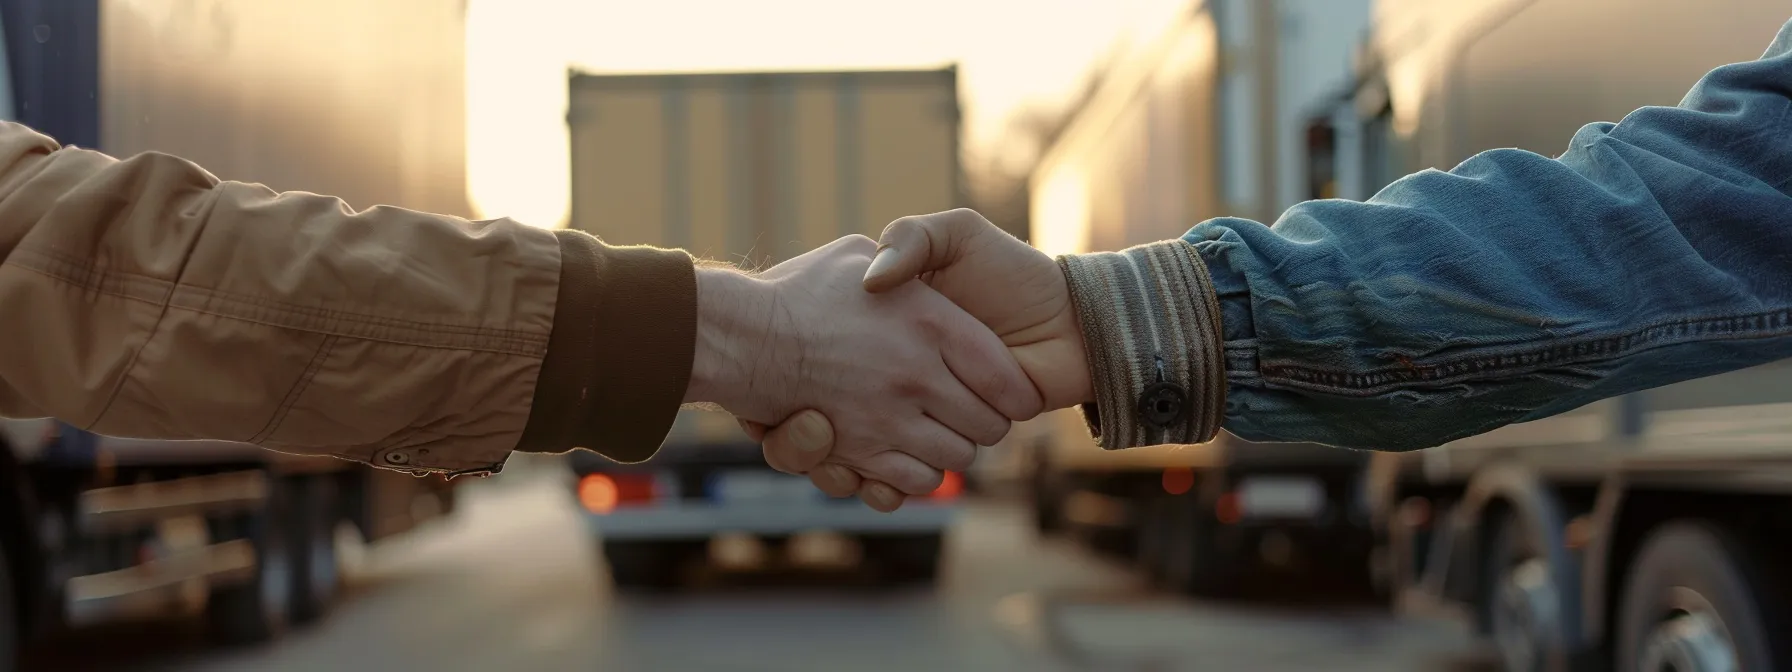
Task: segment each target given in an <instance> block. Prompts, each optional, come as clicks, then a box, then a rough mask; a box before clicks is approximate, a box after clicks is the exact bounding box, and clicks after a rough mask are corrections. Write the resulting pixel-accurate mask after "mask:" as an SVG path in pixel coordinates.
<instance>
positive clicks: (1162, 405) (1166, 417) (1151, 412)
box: [1139, 383, 1189, 429]
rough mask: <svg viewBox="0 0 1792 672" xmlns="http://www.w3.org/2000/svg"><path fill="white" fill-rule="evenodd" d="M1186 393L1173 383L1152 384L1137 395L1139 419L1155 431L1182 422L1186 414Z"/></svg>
mask: <svg viewBox="0 0 1792 672" xmlns="http://www.w3.org/2000/svg"><path fill="white" fill-rule="evenodd" d="M1188 401H1189V399H1188V392H1187V391H1185V390H1183V389H1182V386H1181V385H1177V384H1175V383H1152V384H1150V385H1147V386H1145V390H1144V391H1143V392H1141V393H1139V419H1140V420H1141V421H1143V422H1144V423H1145V424H1146V425H1148V426H1151V427H1154V428H1157V429H1168V428H1170V427H1173V426H1175V425H1176V424H1178V423H1180V422H1182V418H1183V416H1184V415H1186V414H1187V412H1188Z"/></svg>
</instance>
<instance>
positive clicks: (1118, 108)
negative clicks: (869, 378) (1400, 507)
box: [1015, 0, 1370, 595]
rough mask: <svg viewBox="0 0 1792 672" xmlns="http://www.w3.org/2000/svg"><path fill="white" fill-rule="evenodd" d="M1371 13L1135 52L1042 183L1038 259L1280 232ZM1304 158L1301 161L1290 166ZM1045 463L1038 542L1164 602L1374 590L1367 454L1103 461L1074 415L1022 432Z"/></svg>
mask: <svg viewBox="0 0 1792 672" xmlns="http://www.w3.org/2000/svg"><path fill="white" fill-rule="evenodd" d="M1367 14H1368V12H1367V6H1366V5H1365V4H1363V3H1362V2H1313V1H1308V0H1276V1H1271V0H1261V1H1259V0H1251V1H1248V2H1247V1H1220V2H1196V3H1190V4H1189V7H1188V11H1187V12H1185V13H1184V14H1182V15H1181V16H1180V17H1179V18H1178V19H1177V21H1176V22H1174V23H1173V24H1172V25H1169V26H1167V27H1165V28H1164V29H1163V30H1162V31H1160V32H1159V33H1158V34H1157V35H1155V36H1154V38H1153V39H1151V40H1149V41H1147V42H1145V43H1143V44H1140V45H1139V46H1137V47H1136V48H1134V49H1133V50H1132V51H1131V52H1130V53H1129V55H1127V56H1126V57H1125V58H1123V59H1122V60H1121V61H1120V62H1119V63H1118V64H1117V65H1116V66H1115V67H1114V68H1113V69H1112V70H1110V71H1108V72H1107V73H1106V76H1105V77H1104V78H1103V80H1102V84H1101V86H1100V88H1099V89H1097V90H1096V92H1095V93H1094V95H1093V97H1092V98H1091V99H1090V100H1089V102H1088V104H1087V105H1086V106H1085V107H1084V108H1083V109H1082V110H1081V112H1080V113H1079V114H1078V115H1077V117H1076V118H1075V119H1074V120H1073V121H1072V122H1071V123H1070V125H1069V127H1068V128H1067V130H1066V131H1065V132H1064V134H1063V135H1062V136H1061V137H1060V138H1059V140H1058V142H1057V143H1055V144H1054V145H1053V146H1052V147H1051V148H1050V149H1049V150H1048V151H1047V153H1046V154H1045V156H1044V157H1043V159H1042V160H1041V161H1040V163H1039V165H1038V167H1037V168H1036V169H1035V171H1034V173H1033V178H1032V189H1033V191H1032V193H1033V194H1034V201H1033V207H1032V212H1033V215H1034V220H1033V221H1034V228H1033V231H1032V239H1033V242H1034V244H1035V245H1037V246H1039V247H1040V248H1041V249H1042V250H1044V251H1045V252H1047V253H1050V254H1063V253H1080V252H1088V251H1096V250H1119V249H1122V248H1125V247H1129V246H1132V245H1138V244H1144V243H1151V242H1157V241H1161V240H1168V239H1172V238H1176V237H1179V236H1181V235H1182V234H1183V233H1185V232H1186V231H1187V230H1188V229H1189V227H1191V226H1193V225H1194V224H1196V223H1198V222H1200V221H1201V220H1204V219H1208V218H1211V217H1217V216H1223V215H1236V216H1248V217H1256V218H1260V219H1265V220H1269V219H1273V218H1274V216H1275V214H1276V213H1279V212H1280V210H1281V209H1282V207H1284V206H1285V205H1287V204H1289V203H1291V202H1292V201H1294V200H1296V198H1295V195H1297V194H1298V193H1299V191H1298V190H1297V189H1294V188H1293V187H1292V186H1289V183H1290V182H1291V178H1285V177H1284V175H1299V174H1301V171H1300V170H1298V161H1299V160H1301V159H1302V158H1303V157H1304V154H1303V153H1302V152H1300V151H1293V152H1284V151H1283V148H1295V149H1298V148H1300V147H1301V146H1302V143H1301V141H1300V135H1301V134H1302V133H1304V129H1305V121H1306V119H1307V117H1308V115H1309V113H1308V112H1307V110H1306V108H1307V106H1309V105H1311V104H1315V103H1317V102H1319V101H1321V100H1326V101H1328V102H1329V99H1328V98H1326V97H1325V96H1328V95H1329V94H1330V93H1332V91H1333V90H1334V89H1335V86H1336V84H1335V83H1333V80H1336V82H1337V83H1342V82H1344V81H1347V80H1348V77H1349V75H1350V69H1349V68H1348V67H1347V66H1346V61H1347V56H1348V54H1349V51H1350V49H1351V48H1352V47H1353V46H1354V45H1355V44H1356V41H1357V38H1356V37H1355V34H1354V31H1352V30H1350V28H1349V27H1350V26H1352V25H1362V26H1366V25H1367ZM1285 153H1290V154H1291V155H1292V156H1293V157H1295V158H1294V159H1292V160H1290V159H1286V158H1284V156H1283V155H1284V154H1285ZM1015 441H1016V443H1017V445H1019V446H1021V447H1023V448H1025V449H1027V450H1029V451H1030V452H1031V454H1032V455H1033V456H1034V460H1033V465H1034V467H1033V476H1032V487H1031V490H1032V493H1033V509H1034V512H1035V518H1036V521H1037V524H1038V526H1039V528H1040V529H1041V530H1042V531H1045V532H1048V533H1057V532H1059V531H1065V532H1069V533H1071V534H1073V535H1076V536H1078V537H1080V538H1083V539H1086V540H1087V541H1089V542H1090V543H1091V544H1092V545H1094V546H1096V547H1097V548H1098V549H1099V550H1102V551H1106V552H1110V553H1114V554H1119V555H1121V556H1122V557H1124V558H1130V559H1132V560H1134V561H1136V562H1137V563H1138V565H1139V566H1140V567H1141V568H1142V569H1143V571H1145V572H1146V573H1147V574H1149V575H1150V576H1152V577H1154V578H1155V579H1157V580H1158V581H1159V582H1160V583H1161V584H1163V585H1164V586H1166V587H1168V588H1171V589H1174V590H1178V591H1185V592H1194V593H1199V594H1207V595H1215V594H1222V593H1228V592H1233V591H1235V590H1236V589H1238V588H1239V587H1241V586H1243V585H1246V583H1245V582H1241V581H1240V579H1241V578H1244V577H1246V576H1248V575H1251V574H1256V573H1261V571H1262V570H1275V571H1277V572H1279V573H1282V574H1285V575H1288V574H1292V575H1296V576H1301V577H1306V578H1314V579H1319V580H1323V581H1328V582H1348V583H1352V584H1356V585H1358V586H1361V585H1363V584H1365V583H1366V580H1367V576H1368V557H1369V550H1370V544H1369V528H1368V517H1367V516H1368V511H1367V509H1366V506H1365V502H1366V500H1364V499H1363V498H1362V494H1363V489H1362V488H1363V486H1364V479H1365V477H1366V475H1367V465H1368V457H1367V454H1366V453H1360V452H1355V451H1348V450H1339V449H1336V448H1332V447H1327V446H1319V445H1314V444H1301V443H1254V442H1249V441H1244V440H1242V439H1239V438H1238V437H1236V436H1233V435H1231V434H1229V433H1225V432H1222V433H1221V435H1220V436H1219V437H1218V438H1216V439H1215V440H1214V441H1212V442H1209V443H1206V444H1202V445H1190V446H1181V445H1174V446H1152V447H1144V448H1129V449H1125V450H1114V451H1104V450H1101V449H1100V448H1099V447H1097V446H1096V445H1094V443H1093V442H1092V441H1091V440H1090V439H1089V434H1088V431H1087V430H1086V429H1084V428H1083V427H1082V426H1081V423H1080V421H1079V419H1078V418H1077V416H1076V414H1075V413H1058V414H1052V415H1051V416H1049V417H1046V418H1042V419H1040V420H1037V421H1033V422H1030V423H1025V426H1023V427H1020V428H1017V430H1016V439H1015Z"/></svg>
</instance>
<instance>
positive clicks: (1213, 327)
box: [1058, 240, 1226, 450]
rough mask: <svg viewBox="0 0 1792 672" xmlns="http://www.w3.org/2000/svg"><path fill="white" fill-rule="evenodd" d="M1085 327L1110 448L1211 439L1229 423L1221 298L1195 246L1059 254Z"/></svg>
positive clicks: (1090, 408)
mask: <svg viewBox="0 0 1792 672" xmlns="http://www.w3.org/2000/svg"><path fill="white" fill-rule="evenodd" d="M1058 265H1059V267H1060V268H1063V269H1064V277H1065V279H1066V280H1068V281H1069V283H1070V298H1071V302H1072V303H1073V304H1074V305H1075V306H1076V312H1077V320H1078V321H1079V322H1080V323H1081V324H1082V327H1083V344H1084V347H1085V348H1087V350H1088V356H1089V374H1090V378H1091V379H1092V380H1093V381H1094V385H1095V403H1094V404H1085V405H1084V407H1083V409H1082V410H1083V416H1084V418H1085V419H1087V420H1088V421H1089V429H1090V431H1091V432H1093V433H1094V434H1095V438H1096V440H1097V441H1098V442H1099V443H1100V444H1101V447H1103V448H1106V449H1109V450H1115V449H1120V448H1135V447H1139V446H1153V445H1162V444H1191V443H1203V442H1206V441H1209V440H1212V439H1213V437H1214V435H1216V434H1218V433H1219V430H1220V423H1221V421H1222V419H1223V418H1224V417H1225V405H1226V368H1225V362H1224V360H1223V359H1222V356H1223V354H1224V343H1223V341H1222V338H1221V336H1220V334H1221V331H1220V308H1219V301H1218V299H1217V298H1216V296H1215V295H1214V291H1213V279H1212V278H1211V277H1210V276H1209V275H1208V274H1207V264H1206V263H1204V262H1203V261H1202V260H1201V258H1200V257H1199V256H1197V255H1196V253H1195V248H1194V246H1192V245H1190V244H1188V243H1186V242H1183V241H1181V240H1170V241H1164V242H1161V243H1152V244H1150V245H1141V246H1138V247H1133V248H1128V249H1126V250H1123V251H1120V252H1098V253H1094V254H1078V255H1066V256H1062V257H1059V258H1058Z"/></svg>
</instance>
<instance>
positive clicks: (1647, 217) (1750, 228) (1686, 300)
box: [1062, 23, 1792, 450]
mask: <svg viewBox="0 0 1792 672" xmlns="http://www.w3.org/2000/svg"><path fill="white" fill-rule="evenodd" d="M1062 263H1063V264H1064V266H1065V268H1066V272H1067V274H1068V276H1069V279H1070V282H1071V286H1072V293H1073V298H1074V299H1075V301H1076V303H1077V305H1078V310H1079V314H1081V316H1082V323H1083V326H1084V330H1085V334H1086V339H1085V340H1086V341H1087V342H1088V343H1089V344H1090V347H1089V350H1090V354H1091V362H1092V367H1093V369H1094V370H1093V373H1094V378H1095V380H1096V382H1097V398H1098V400H1099V403H1097V404H1095V405H1094V406H1093V407H1091V408H1089V409H1085V412H1086V413H1087V414H1088V415H1089V416H1090V418H1091V421H1092V423H1094V424H1095V425H1096V428H1097V434H1098V436H1099V437H1100V439H1101V442H1102V445H1103V446H1104V447H1108V448H1124V447H1127V446H1134V445H1145V444H1149V443H1175V442H1188V441H1204V440H1207V439H1209V438H1212V437H1213V436H1214V434H1215V433H1216V432H1217V431H1218V429H1219V427H1220V425H1221V424H1223V425H1224V427H1225V428H1226V429H1227V430H1229V431H1231V432H1232V433H1234V434H1236V435H1238V436H1240V437H1241V438H1245V439H1251V440H1261V441H1312V442H1318V443H1326V444H1332V445H1339V446H1348V447H1355V448H1366V449H1384V450H1404V449H1416V448H1424V447H1429V446H1436V445H1440V444H1442V443H1445V442H1448V441H1451V440H1454V439H1457V438H1462V437H1466V436H1471V435H1474V434H1479V433H1482V432H1486V431H1489V430H1492V429H1495V428H1498V427H1500V426H1503V425H1506V424H1509V423H1513V422H1522V421H1528V420H1535V419H1539V418H1543V417H1547V416H1550V415H1554V414H1557V413H1561V412H1564V411H1568V410H1572V409H1574V408H1577V407H1579V406H1582V405H1585V404H1587V403H1590V402H1593V401H1596V400H1599V399H1602V398H1606V397H1612V396H1617V395H1621V394H1626V393H1630V392H1636V391H1640V390H1644V389H1649V388H1652V387H1657V386H1661V385H1666V384H1670V383H1675V382H1680V381H1684V380H1688V379H1692V378H1696V377H1702V376H1709V375H1715V374H1719V373H1724V372H1728V371H1732V370H1736V369H1741V368H1745V367H1749V366H1754V365H1759V364H1764V363H1768V362H1772V361H1775V360H1779V359H1782V358H1786V357H1792V23H1788V24H1787V26H1786V27H1784V28H1782V29H1781V31H1780V34H1779V36H1778V37H1777V38H1776V39H1775V40H1774V42H1773V43H1772V45H1771V46H1770V47H1769V48H1768V49H1767V51H1766V53H1765V55H1763V56H1762V58H1760V59H1759V60H1756V61H1751V62H1747V63H1740V64H1734V65H1728V66H1724V67H1721V68H1718V69H1716V70H1714V71H1712V72H1710V73H1709V74H1707V75H1706V76H1705V77H1704V78H1702V79H1701V80H1700V81H1699V82H1698V84H1697V85H1696V86H1695V87H1694V88H1693V89H1692V91H1691V92H1690V93H1688V94H1687V96H1686V97H1685V98H1684V100H1683V101H1682V102H1681V103H1680V104H1679V105H1677V106H1674V107H1648V108H1643V109H1640V110H1637V111H1635V112H1633V113H1631V114H1630V115H1627V116H1626V117H1625V118H1624V119H1623V120H1622V121H1621V122H1619V123H1615V124H1614V123H1596V124H1591V125H1588V126H1585V127H1583V128H1581V129H1580V131H1579V132H1578V133H1576V134H1575V135H1574V137H1573V139H1572V141H1571V142H1570V143H1569V146H1568V148H1567V150H1566V152H1564V153H1563V154H1562V155H1561V156H1560V157H1559V158H1557V159H1551V158H1548V157H1545V156H1541V155H1538V154H1535V153H1530V152H1524V151H1519V150H1514V149H1501V150H1494V151H1488V152H1484V153H1481V154H1479V155H1477V156H1475V157H1473V158H1470V159H1469V160H1467V161H1465V162H1463V163H1462V164H1461V165H1459V166H1457V167H1456V168H1455V169H1453V170H1450V171H1448V172H1441V171H1436V170H1428V171H1424V172H1421V173H1417V174H1414V175H1410V176H1408V177H1406V178H1403V179H1401V180H1399V181H1397V182H1395V183H1394V184H1392V185H1390V186H1389V187H1388V188H1386V189H1384V190H1383V191H1382V192H1381V193H1379V194H1377V195H1375V196H1374V197H1373V198H1371V199H1369V200H1368V201H1366V202H1360V203H1359V202H1348V201H1341V200H1326V201H1313V202H1309V203H1304V204H1301V205H1299V206H1296V207H1294V208H1292V209H1290V210H1288V211H1287V212H1286V213H1285V214H1284V215H1283V216H1282V217H1281V219H1280V220H1279V221H1277V222H1276V223H1275V225H1274V226H1273V227H1266V226H1263V225H1261V224H1258V223H1256V222H1251V221H1246V220H1241V219H1234V218H1222V219H1215V220H1210V221H1207V222H1203V223H1201V224H1199V225H1197V226H1196V227H1195V228H1194V229H1193V230H1191V231H1189V232H1188V234H1187V235H1186V236H1184V237H1183V238H1182V239H1181V240H1177V241H1166V242H1163V243H1156V244H1152V245H1148V246H1143V247H1141V248H1136V249H1133V250H1128V251H1126V252H1123V253H1109V254H1100V255H1085V256H1080V257H1074V258H1066V259H1064V260H1063V261H1062ZM1190 295H1192V296H1193V297H1194V298H1190ZM1160 381H1167V384H1168V385H1169V386H1171V387H1172V388H1174V389H1172V390H1170V391H1168V392H1166V391H1165V390H1164V389H1163V386H1162V385H1159V386H1158V387H1156V388H1152V387H1149V386H1151V385H1157V384H1158V383H1159V382H1160ZM1176 390H1183V391H1185V392H1187V395H1186V396H1187V397H1188V399H1187V400H1186V404H1187V407H1186V412H1181V413H1169V412H1167V411H1168V410H1174V408H1175V403H1174V402H1178V400H1179V399H1180V398H1179V397H1176V395H1175V394H1173V392H1175V391H1176ZM1153 395H1156V396H1153ZM1154 400H1156V401H1161V402H1162V403H1161V404H1158V408H1155V409H1154V408H1153V407H1152V404H1153V403H1155V402H1154ZM1157 411H1166V412H1157ZM1219 418H1223V421H1220V420H1219Z"/></svg>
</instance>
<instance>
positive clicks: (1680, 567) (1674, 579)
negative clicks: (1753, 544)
mask: <svg viewBox="0 0 1792 672" xmlns="http://www.w3.org/2000/svg"><path fill="white" fill-rule="evenodd" d="M1784 566H1785V565H1784V564H1779V563H1772V562H1770V561H1768V559H1767V558H1764V557H1762V555H1761V554H1760V553H1759V552H1758V551H1756V550H1755V549H1753V548H1750V547H1749V545H1748V544H1746V543H1743V541H1742V540H1741V539H1739V538H1737V537H1736V536H1735V535H1732V534H1729V533H1727V532H1725V531H1724V530H1723V529H1721V528H1719V527H1717V526H1715V525H1712V524H1710V523H1705V522H1692V521H1677V522H1670V523H1667V524H1666V525H1663V526H1662V527H1661V528H1659V529H1658V530H1657V531H1655V532H1654V533H1652V534H1650V535H1649V538H1648V540H1647V541H1645V542H1644V543H1643V546H1642V549H1641V550H1640V551H1638V553H1637V556H1636V560H1635V561H1634V562H1633V563H1632V564H1631V568H1630V571H1629V572H1628V574H1627V576H1628V578H1627V579H1626V581H1625V587H1624V596H1623V598H1622V599H1623V602H1622V605H1621V606H1620V607H1619V612H1618V613H1619V616H1618V637H1617V640H1618V641H1617V647H1618V648H1617V658H1618V669H1619V670H1624V671H1626V672H1628V671H1631V670H1635V671H1638V672H1648V671H1654V670H1679V671H1682V672H1705V671H1707V670H1780V669H1792V640H1788V639H1787V638H1786V637H1784V635H1785V634H1786V633H1788V632H1792V629H1788V628H1792V621H1789V620H1788V617H1789V616H1792V614H1788V612H1787V605H1786V603H1785V602H1784V601H1783V600H1785V598H1786V596H1787V594H1786V593H1785V592H1776V591H1781V590H1782V589H1783V587H1782V586H1778V585H1774V584H1773V583H1772V582H1771V580H1770V579H1769V576H1768V575H1767V574H1765V573H1763V572H1762V571H1761V570H1762V568H1766V567H1784ZM1770 633H1772V634H1774V635H1775V636H1774V637H1771V638H1770V637H1769V634H1770Z"/></svg>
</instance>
